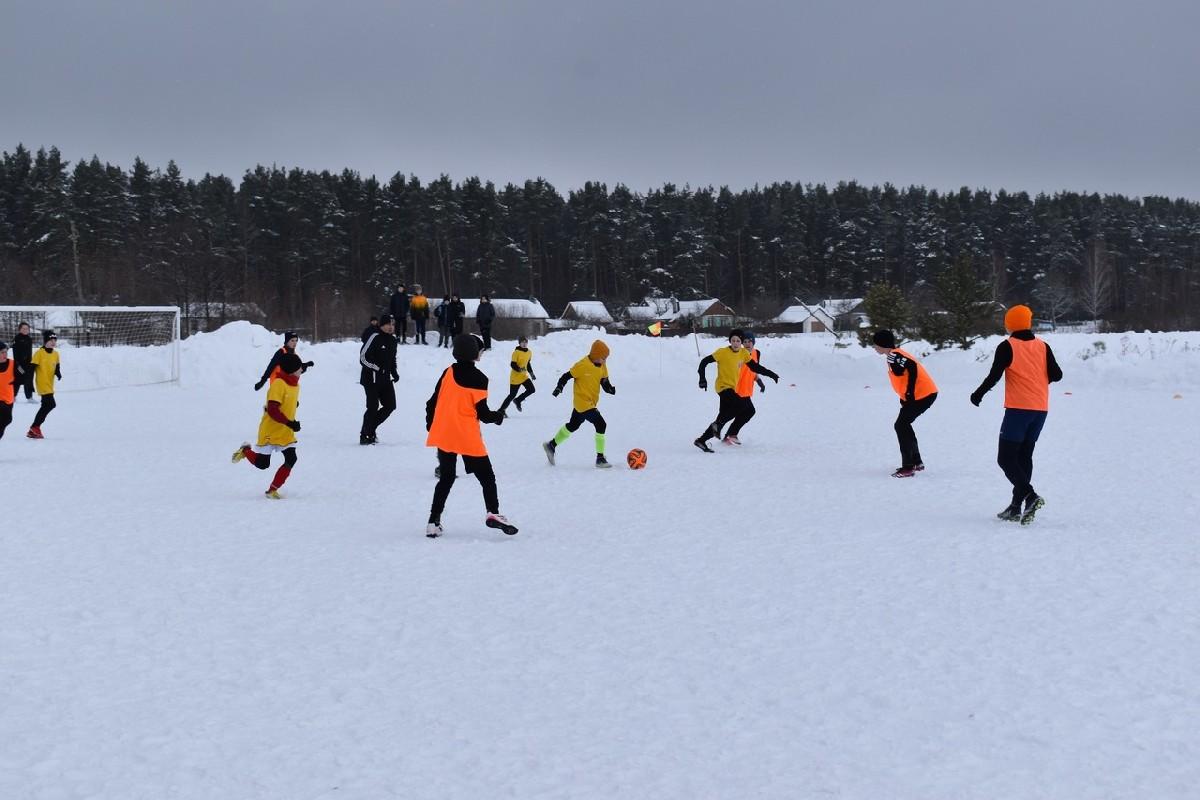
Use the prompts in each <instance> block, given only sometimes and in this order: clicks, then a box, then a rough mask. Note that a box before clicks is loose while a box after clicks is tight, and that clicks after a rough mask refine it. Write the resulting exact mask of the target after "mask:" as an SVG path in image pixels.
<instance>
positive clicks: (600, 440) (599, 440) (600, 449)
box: [596, 433, 604, 455]
mask: <svg viewBox="0 0 1200 800" xmlns="http://www.w3.org/2000/svg"><path fill="white" fill-rule="evenodd" d="M596 453H597V454H598V455H604V434H603V433H597V434H596Z"/></svg>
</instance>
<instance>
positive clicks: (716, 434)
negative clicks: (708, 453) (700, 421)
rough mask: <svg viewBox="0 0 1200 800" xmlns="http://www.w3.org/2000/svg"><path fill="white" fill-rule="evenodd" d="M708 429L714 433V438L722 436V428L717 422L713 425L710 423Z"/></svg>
mask: <svg viewBox="0 0 1200 800" xmlns="http://www.w3.org/2000/svg"><path fill="white" fill-rule="evenodd" d="M708 430H709V432H710V433H712V438H714V439H719V438H721V429H720V427H718V426H717V423H716V422H714V423H713V424H712V425H709V426H708Z"/></svg>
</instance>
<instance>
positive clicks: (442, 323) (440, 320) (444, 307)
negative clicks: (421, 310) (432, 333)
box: [433, 300, 450, 328]
mask: <svg viewBox="0 0 1200 800" xmlns="http://www.w3.org/2000/svg"><path fill="white" fill-rule="evenodd" d="M449 306H450V301H449V300H443V301H442V302H441V303H438V307H437V308H435V309H434V310H433V315H434V316H435V317H437V324H438V327H439V328H444V327H446V314H447V312H448V309H449Z"/></svg>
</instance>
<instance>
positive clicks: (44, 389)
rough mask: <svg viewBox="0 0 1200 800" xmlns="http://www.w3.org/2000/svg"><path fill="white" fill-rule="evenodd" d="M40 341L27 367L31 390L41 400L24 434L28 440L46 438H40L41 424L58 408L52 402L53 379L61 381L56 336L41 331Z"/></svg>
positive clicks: (42, 437)
mask: <svg viewBox="0 0 1200 800" xmlns="http://www.w3.org/2000/svg"><path fill="white" fill-rule="evenodd" d="M42 340H43V341H44V342H45V344H43V345H42V346H41V347H39V348H38V349H37V350H35V351H34V353H33V357H32V358H30V359H29V366H30V367H31V368H32V369H33V388H34V389H35V390H37V393H38V394H39V395H41V398H42V405H41V408H39V409H38V410H37V414H36V415H35V416H34V418H33V424H32V425H30V426H29V432H28V433H26V434H25V435H26V436H27V437H28V438H30V439H44V438H46V437H44V436H42V423H43V422H45V421H46V417H47V416H49V414H50V412H51V411H53V410H54V409H55V408H56V407H57V406H58V403H56V402H54V379H55V378H57V379H58V380H60V381H61V380H62V369H61V368H60V367H59V364H58V350H56V349H55V348H57V347H58V336H57V335H55V333H54V331H50V330H47V331H42Z"/></svg>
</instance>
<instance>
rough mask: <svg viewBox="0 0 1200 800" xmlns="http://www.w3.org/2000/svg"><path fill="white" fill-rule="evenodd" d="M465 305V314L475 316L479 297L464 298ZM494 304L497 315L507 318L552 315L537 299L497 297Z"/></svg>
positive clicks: (436, 304)
mask: <svg viewBox="0 0 1200 800" xmlns="http://www.w3.org/2000/svg"><path fill="white" fill-rule="evenodd" d="M462 302H463V306H465V307H466V312H465V315H466V316H467V317H471V318H473V317H474V316H475V312H476V311H477V310H478V309H479V298H478V297H474V298H467V297H464V298H462ZM439 305H441V302H440V301H438V302H435V303H433V307H434V308H437V307H438V306H439ZM492 305H493V306H495V308H496V316H497V317H505V318H507V319H546V318H547V317H549V316H550V315H549V314H547V313H546V309H544V308H542V304H541V303H539V302H538V301H537V300H508V299H500V298H495V299H493V300H492Z"/></svg>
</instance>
